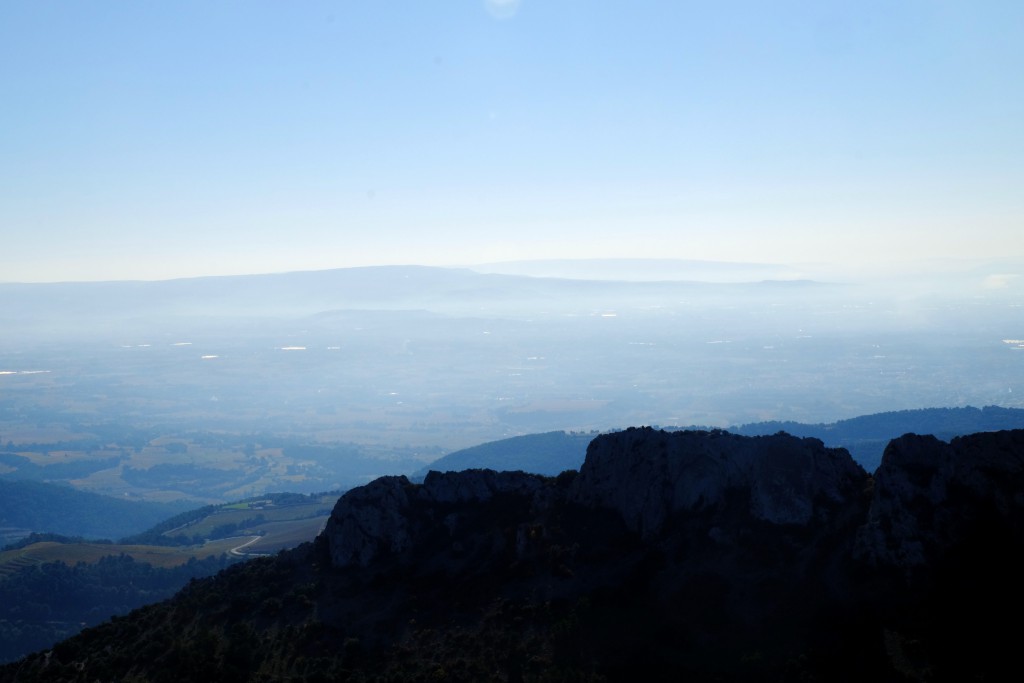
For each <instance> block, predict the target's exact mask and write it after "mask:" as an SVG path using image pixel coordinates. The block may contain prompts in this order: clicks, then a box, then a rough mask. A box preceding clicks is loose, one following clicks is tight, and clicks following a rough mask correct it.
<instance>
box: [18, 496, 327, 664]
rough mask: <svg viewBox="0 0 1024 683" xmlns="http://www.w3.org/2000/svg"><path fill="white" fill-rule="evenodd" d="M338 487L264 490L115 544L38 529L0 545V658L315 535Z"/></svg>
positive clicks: (187, 514)
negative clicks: (302, 491) (312, 491)
mask: <svg viewBox="0 0 1024 683" xmlns="http://www.w3.org/2000/svg"><path fill="white" fill-rule="evenodd" d="M337 499H338V494H337V493H324V494H316V495H308V496H307V495H301V494H295V493H277V494H267V495H265V496H259V497H256V498H251V499H248V500H244V501H238V502H235V503H231V504H227V505H209V506H206V507H203V508H198V509H195V510H189V511H187V512H183V513H180V514H178V515H174V516H173V517H170V518H168V519H166V520H163V521H162V522H161V523H159V524H157V525H155V526H153V527H151V528H150V529H147V530H145V531H143V532H141V533H138V534H135V535H133V536H130V537H127V538H123V539H121V540H120V542H118V543H112V542H110V541H105V542H92V543H90V542H86V541H85V540H83V539H81V538H68V537H63V536H59V535H56V534H32V535H30V536H28V537H26V538H24V539H22V540H21V541H19V542H17V543H15V544H12V545H10V546H7V547H6V548H3V549H2V550H0V662H4V661H12V660H14V659H17V658H18V657H22V656H24V655H25V654H27V653H29V652H32V651H33V650H38V649H40V648H43V647H50V646H52V645H53V644H54V643H56V642H58V641H59V640H62V639H64V638H67V637H70V636H72V635H74V634H76V633H78V632H79V631H81V630H82V628H83V627H85V626H92V625H96V624H99V623H101V622H102V621H104V620H106V619H109V618H110V617H112V616H117V615H122V614H125V613H127V612H128V611H129V610H130V609H134V608H136V607H141V606H143V605H146V604H149V603H152V602H155V601H158V600H162V599H164V598H167V597H170V596H171V595H173V594H174V593H175V592H177V591H178V590H179V589H180V588H182V587H183V586H184V585H185V584H186V582H188V581H189V580H190V579H193V578H198V577H201V576H208V575H210V574H213V573H214V572H216V571H218V570H220V569H223V568H224V567H226V566H227V565H228V564H230V563H232V562H236V561H238V560H240V559H243V558H247V557H255V556H261V555H269V554H272V553H276V552H278V551H280V550H284V549H288V548H294V547H295V546H297V545H299V544H300V543H303V542H307V541H310V540H312V539H313V538H315V537H316V535H317V534H318V533H319V532H320V530H321V529H322V528H323V526H324V524H325V522H326V521H327V517H328V514H329V513H330V510H331V507H332V506H333V505H334V503H335V502H336V501H337Z"/></svg>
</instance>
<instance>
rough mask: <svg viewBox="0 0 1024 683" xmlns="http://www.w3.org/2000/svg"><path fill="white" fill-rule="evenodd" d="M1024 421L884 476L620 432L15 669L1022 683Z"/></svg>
mask: <svg viewBox="0 0 1024 683" xmlns="http://www.w3.org/2000/svg"><path fill="white" fill-rule="evenodd" d="M1022 492H1024V431H1005V432H995V433H985V434H975V435H972V436H967V437H962V438H958V439H954V440H953V441H952V442H951V443H948V444H947V443H945V442H942V441H939V440H937V439H935V438H934V437H926V436H914V435H906V436H904V437H901V438H899V439H896V440H894V441H892V443H890V445H889V446H888V448H887V449H886V452H885V456H884V458H883V461H882V464H881V466H880V467H879V468H878V470H877V471H876V472H875V474H874V475H873V476H872V475H869V474H867V473H866V472H865V471H864V470H863V469H862V468H861V467H860V466H859V465H857V464H856V463H855V462H854V461H853V460H852V459H851V458H850V456H849V454H848V453H847V452H846V451H845V450H842V449H827V448H825V447H824V446H823V445H822V444H821V442H820V441H817V440H815V439H809V438H807V439H799V438H796V437H792V436H789V435H785V434H777V435H774V436H762V437H742V436H736V435H732V434H729V433H726V432H720V431H712V432H676V433H666V432H660V431H655V430H651V429H630V430H627V431H625V432H620V433H616V434H608V435H603V436H600V437H598V438H597V439H595V440H594V441H593V443H592V444H591V446H590V448H589V449H588V453H587V459H586V462H585V464H584V466H583V468H582V469H581V471H580V472H579V473H578V474H577V473H575V472H567V473H564V474H562V475H559V476H558V477H554V478H549V477H542V476H537V475H529V474H523V473H495V472H492V471H488V470H471V471H465V472H459V473H448V474H436V473H432V474H430V475H428V476H427V478H426V479H425V481H424V483H423V484H418V485H417V484H412V483H410V482H409V481H408V480H407V479H406V478H405V477H385V478H381V479H378V480H376V481H374V482H373V483H371V484H369V485H367V486H364V487H361V488H358V489H354V490H352V491H350V492H349V493H347V494H346V495H344V496H343V497H342V498H341V499H340V500H339V501H338V503H337V505H336V507H335V508H334V511H333V512H332V514H331V517H330V519H329V521H328V524H327V527H326V529H325V531H324V532H323V533H322V534H321V535H320V536H319V537H318V538H317V540H316V541H315V542H314V543H311V544H306V545H304V546H301V547H299V548H298V549H295V550H292V551H287V552H283V553H280V554H278V555H277V556H276V557H272V558H263V559H256V560H252V561H250V562H246V563H244V564H240V565H236V566H233V567H231V568H229V569H227V570H226V571H223V572H221V573H220V574H218V575H217V576H215V577H212V578H209V579H204V580H198V581H194V582H192V583H191V584H190V585H189V586H188V587H187V588H186V589H185V590H183V591H182V592H181V593H180V594H179V595H177V596H176V597H175V598H173V599H171V600H169V601H166V602H164V603H161V604H158V605H153V606H150V607H146V608H143V609H140V610H137V611H135V612H132V613H131V614H130V615H128V616H127V617H123V618H119V619H115V620H114V621H112V622H110V623H108V624H105V625H102V626H99V627H97V628H93V629H88V630H86V631H85V632H83V633H82V634H81V635H79V636H77V637H75V638H73V639H71V640H68V641H65V642H64V643H61V644H59V645H57V646H56V647H55V648H54V649H53V650H50V651H47V652H43V653H39V654H36V655H33V656H31V657H28V658H26V659H24V660H22V661H20V662H16V663H14V664H10V665H7V666H6V667H4V668H2V669H0V679H3V680H14V681H35V680H47V681H56V680H66V681H95V680H104V681H106V680H133V681H190V680H197V681H198V680H204V681H206V680H219V681H247V680H248V681H273V680H308V681H314V680H325V681H326V680H353V681H361V680H395V681H398V680H403V681H404V680H423V681H426V680H438V681H440V680H453V681H479V680H498V681H548V680H550V681H555V680H571V681H586V680H612V681H614V680H644V679H648V680H652V679H653V680H669V679H671V680H697V681H733V680H736V681H837V680H850V681H864V680H873V681H946V680H948V681H954V680H955V681H961V680H981V681H985V680H1005V679H1006V676H1007V673H1008V672H1012V671H1014V670H1016V669H1017V666H1016V665H1017V663H1018V656H1017V650H1016V646H1017V645H1018V644H1019V639H1020V638H1019V637H1020V633H1021V630H1020V628H1019V627H1018V626H1015V624H1017V623H1018V621H1017V617H1018V616H1019V614H1020V613H1021V608H1022V607H1024V588H1022V587H1021V585H1020V581H1019V577H1020V576H1021V575H1022V574H1021V572H1022V570H1024V566H1022V564H1024V563H1022V562H1021V560H1020V559H1019V558H1021V557H1022V556H1024V553H1022V552H1021V551H1022V550H1024V547H1022V546H1024V543H1022V540H1024V496H1022Z"/></svg>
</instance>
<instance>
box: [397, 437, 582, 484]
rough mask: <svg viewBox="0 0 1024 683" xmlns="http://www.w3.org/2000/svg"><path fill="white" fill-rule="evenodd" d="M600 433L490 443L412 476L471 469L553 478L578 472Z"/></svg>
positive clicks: (514, 439) (463, 452)
mask: <svg viewBox="0 0 1024 683" xmlns="http://www.w3.org/2000/svg"><path fill="white" fill-rule="evenodd" d="M597 434H598V433H597V432H571V433H567V432H546V433H544V434H526V435H524V436H514V437H511V438H508V439H501V440H499V441H490V442H488V443H484V444H480V445H479V446H472V447H470V448H464V449H462V450H459V451H455V452H453V453H449V454H448V455H445V456H443V457H441V458H438V459H437V460H435V461H434V462H432V463H430V464H429V465H427V466H426V467H424V468H422V469H421V470H419V471H418V472H416V473H415V474H414V475H413V478H420V479H421V478H423V477H425V476H426V475H427V472H429V471H431V470H433V471H436V472H458V471H460V470H469V469H488V470H498V471H501V470H522V471H524V472H532V473H534V474H544V475H548V476H554V475H556V474H558V473H559V472H564V471H565V470H575V469H579V467H580V465H581V464H582V463H583V457H584V456H585V455H586V452H587V444H589V443H590V441H591V440H592V439H593V438H594V437H595V436H597Z"/></svg>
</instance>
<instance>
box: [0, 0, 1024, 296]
mask: <svg viewBox="0 0 1024 683" xmlns="http://www.w3.org/2000/svg"><path fill="white" fill-rule="evenodd" d="M1022 74H1024V3H1022V2H1019V0H1006V1H997V0H963V1H943V0H928V1H924V0H920V1H918V0H883V1H875V0H851V1H849V2H842V1H823V0H815V1H810V0H808V1H806V2H792V1H787V0H777V1H775V2H764V1H763V0H757V1H754V0H733V1H725V2H690V1H688V0H666V1H657V0H634V1H632V2H595V1H593V0H591V1H589V2H588V1H584V0H391V1H380V2H376V1H374V2H366V1H354V0H352V1H338V2H315V1H307V2H302V1H299V2H279V1H273V2H265V1H258V0H246V1H241V0H236V1H231V2H218V1H215V0H202V1H197V2H189V1H187V0H180V1H175V2H146V3H140V2H127V1H114V0H107V1H104V2H88V3H86V2H55V1H48V0H47V1H39V0H33V1H26V0H6V1H5V2H3V3H0V282H13V281H21V282H37V281H67V280H112V279H164V278H173V277H189V276H196V275H218V274H239V273H263V272H283V271H293V270H310V269H321V268H336V267H350V266H364V265H383V264H405V263H419V264H426V265H461V264H473V263H486V262H494V261H505V260H522V259H538V258H607V257H620V256H621V257H632V258H643V257H659V258H679V259H706V260H720V261H747V262H758V263H785V264H800V263H805V264H837V266H842V267H847V268H858V267H860V268H871V267H898V266H899V264H900V263H901V262H903V261H906V260H908V259H911V258H913V259H928V260H949V259H955V260H981V261H984V260H993V259H994V260H1010V261H1012V260H1017V261H1021V260H1024V77H1022Z"/></svg>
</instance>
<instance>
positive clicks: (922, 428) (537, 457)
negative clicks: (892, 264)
mask: <svg viewBox="0 0 1024 683" xmlns="http://www.w3.org/2000/svg"><path fill="white" fill-rule="evenodd" d="M666 429H669V430H673V431H676V430H681V429H707V428H706V427H702V426H696V425H691V426H689V427H666ZM1003 429H1024V409H1021V408H1002V407H999V406H985V407H984V408H974V407H971V406H966V407H963V408H921V409H916V410H899V411H892V412H885V413H875V414H873V415H862V416H860V417H854V418H850V419H846V420H838V421H836V422H832V423H818V424H804V423H800V422H779V421H775V422H757V423H751V424H744V425H739V426H734V427H729V428H728V431H730V432H733V433H734V434H741V435H744V436H766V435H770V434H775V433H776V432H786V433H788V434H792V435H793V436H801V437H813V438H816V439H820V440H821V441H822V442H824V443H825V445H826V446H829V447H833V448H845V449H847V450H848V451H850V454H851V455H852V456H853V459H854V460H856V461H857V462H858V463H860V465H861V466H862V467H864V468H865V469H867V470H868V471H872V470H874V469H875V468H876V467H878V465H879V463H880V462H881V459H882V452H883V451H884V449H885V446H886V444H888V443H889V441H891V440H892V439H895V438H896V437H898V436H902V435H903V434H906V433H915V434H931V435H934V436H936V437H938V438H940V439H944V440H947V441H948V440H949V439H952V438H954V437H957V436H963V435H965V434H973V433H976V432H991V431H999V430H1003ZM595 436H597V432H592V433H566V432H546V433H543V434H530V435H525V436H516V437H511V438H508V439H501V440H499V441H492V442H489V443H484V444H480V445H479V446H473V447H472V448H466V449H462V450H459V451H455V452H453V453H449V454H447V455H445V456H443V457H441V458H439V459H437V460H435V461H434V462H432V463H430V464H429V465H427V466H425V467H424V468H423V469H422V470H420V471H419V472H417V473H416V474H415V475H414V476H415V477H423V476H425V475H426V473H427V472H428V471H430V470H437V471H440V472H449V471H458V470H465V469H474V468H477V469H494V470H523V471H525V472H531V473H534V474H545V475H555V474H558V473H559V472H561V471H563V470H567V469H579V467H580V466H581V465H582V464H583V461H584V458H585V456H586V452H587V444H589V442H590V439H592V438H594V437H595Z"/></svg>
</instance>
